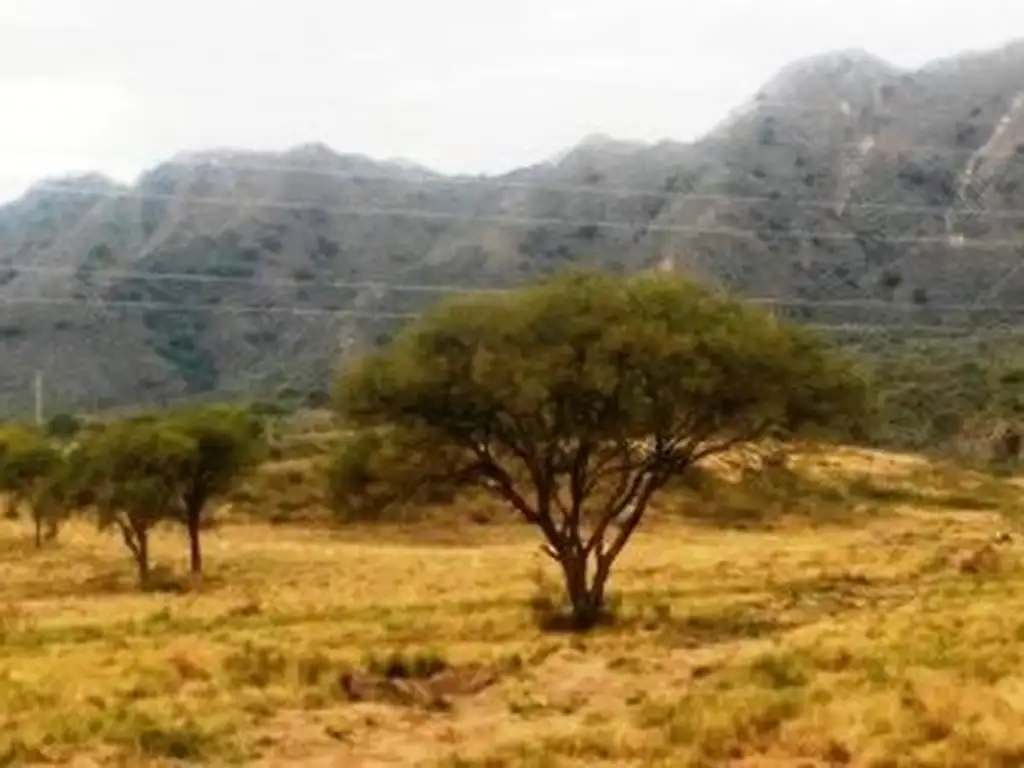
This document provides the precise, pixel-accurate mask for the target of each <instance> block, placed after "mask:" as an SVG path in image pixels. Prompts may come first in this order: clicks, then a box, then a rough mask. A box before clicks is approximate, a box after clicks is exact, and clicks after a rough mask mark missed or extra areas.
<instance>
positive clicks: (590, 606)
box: [561, 553, 609, 632]
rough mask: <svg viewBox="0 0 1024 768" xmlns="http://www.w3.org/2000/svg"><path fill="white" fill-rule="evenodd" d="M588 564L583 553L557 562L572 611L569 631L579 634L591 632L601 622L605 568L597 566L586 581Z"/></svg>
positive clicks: (606, 578) (606, 569)
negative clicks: (563, 576) (562, 574)
mask: <svg viewBox="0 0 1024 768" xmlns="http://www.w3.org/2000/svg"><path fill="white" fill-rule="evenodd" d="M588 560H589V558H588V557H587V556H586V555H585V554H583V553H569V554H567V555H565V556H563V558H562V561H561V563H562V570H563V572H564V574H565V590H566V596H567V597H568V598H569V605H570V607H571V608H572V627H573V629H575V630H577V631H579V632H585V631H587V630H590V629H593V628H594V627H596V626H597V625H598V624H600V623H601V620H602V619H604V618H605V586H606V584H607V583H608V574H609V568H607V567H602V566H601V565H600V564H598V567H597V568H596V569H595V572H594V576H593V578H592V579H590V578H588V574H587V571H588V570H589V569H588V567H587V565H588Z"/></svg>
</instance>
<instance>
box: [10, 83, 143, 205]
mask: <svg viewBox="0 0 1024 768" xmlns="http://www.w3.org/2000/svg"><path fill="white" fill-rule="evenodd" d="M0 104H2V105H3V120H2V121H0V197H9V196H10V194H11V193H17V191H19V190H20V189H23V188H24V187H26V186H27V185H29V184H31V183H33V182H34V181H36V180H38V179H39V178H40V177H42V176H48V175H54V174H60V173H65V172H72V171H86V170H95V169H97V168H102V169H104V170H106V171H107V172H108V173H111V174H116V175H120V176H122V177H124V176H125V175H129V176H130V175H131V174H133V173H134V170H135V168H134V166H135V165H137V164H138V160H139V158H136V162H135V163H134V164H133V163H132V162H131V151H130V149H129V151H127V152H125V151H124V149H125V143H127V144H128V146H129V147H130V142H131V141H132V139H133V137H132V136H131V131H130V130H127V129H128V128H129V127H130V126H131V125H132V124H133V122H134V120H133V118H134V116H135V109H134V104H133V97H132V95H131V94H130V93H129V92H127V91H125V90H124V89H121V88H119V87H117V86H114V85H109V84H106V83H89V82H76V81H71V80H51V79H38V78H36V79H31V78H26V79H17V80H12V79H9V78H8V79H0Z"/></svg>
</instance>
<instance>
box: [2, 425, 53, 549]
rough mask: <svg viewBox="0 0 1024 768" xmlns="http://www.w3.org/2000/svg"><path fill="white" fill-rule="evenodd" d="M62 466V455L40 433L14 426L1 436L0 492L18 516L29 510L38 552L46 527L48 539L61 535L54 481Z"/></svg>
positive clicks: (4, 431)
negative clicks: (59, 532) (25, 507)
mask: <svg viewBox="0 0 1024 768" xmlns="http://www.w3.org/2000/svg"><path fill="white" fill-rule="evenodd" d="M60 463H61V456H60V452H59V451H58V450H57V449H56V448H54V447H53V446H52V445H51V444H50V443H49V442H48V441H47V440H46V439H45V438H44V437H43V436H42V435H41V434H39V433H38V432H37V431H35V430H33V429H30V428H28V427H20V426H13V427H8V428H7V429H4V430H3V431H2V432H0V490H2V491H3V492H5V493H6V494H7V495H8V505H9V509H10V510H11V511H12V512H13V513H14V514H17V512H18V511H19V510H20V509H21V507H22V506H24V505H27V506H28V507H29V513H30V515H31V517H32V521H33V524H34V527H35V543H36V548H37V549H38V548H40V547H42V545H43V528H44V526H45V527H46V528H47V538H50V539H52V538H54V537H55V536H56V535H57V527H58V525H59V518H60V512H61V511H62V507H61V506H60V505H58V504H56V503H53V502H55V497H54V495H53V494H52V493H51V492H50V491H51V487H52V485H51V482H50V478H51V476H52V475H54V473H55V472H56V471H57V468H58V466H59V464H60Z"/></svg>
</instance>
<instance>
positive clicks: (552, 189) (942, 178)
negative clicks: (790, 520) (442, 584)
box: [0, 44, 1024, 413]
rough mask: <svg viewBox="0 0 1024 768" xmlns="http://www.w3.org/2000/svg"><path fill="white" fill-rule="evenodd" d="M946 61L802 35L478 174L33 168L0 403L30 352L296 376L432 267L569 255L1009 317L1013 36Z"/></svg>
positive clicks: (152, 368)
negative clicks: (702, 102)
mask: <svg viewBox="0 0 1024 768" xmlns="http://www.w3.org/2000/svg"><path fill="white" fill-rule="evenodd" d="M956 62H957V60H956V59H950V60H946V61H945V62H940V63H937V64H934V65H929V66H927V67H923V68H920V69H917V70H913V71H910V70H901V69H898V68H895V67H892V66H891V65H889V64H887V63H885V62H883V61H881V60H879V59H877V58H876V57H873V56H871V55H870V54H866V53H862V52H851V51H840V52H835V53H832V54H826V55H823V56H819V57H813V58H812V59H809V60H805V61H803V62H796V63H794V64H793V65H791V66H790V67H787V68H784V69H783V70H782V71H780V72H779V73H776V75H775V76H773V77H772V78H770V79H769V80H768V81H767V82H766V84H765V86H764V87H763V88H762V89H760V90H759V91H758V92H757V93H755V95H754V96H753V98H752V99H751V100H750V102H749V103H747V104H746V105H743V108H742V109H739V110H738V111H734V112H733V113H732V114H731V115H729V116H727V117H726V119H724V120H723V122H722V123H720V124H719V126H717V127H716V128H715V129H714V130H712V131H711V132H710V133H708V134H706V135H705V136H703V137H701V138H699V139H697V140H696V141H693V142H688V143H683V142H676V141H672V140H663V141H658V142H631V141H622V140H618V139H613V138H610V137H607V136H603V135H601V134H594V135H592V136H590V137H586V138H585V139H584V140H583V141H581V142H580V143H579V144H577V145H576V146H574V147H571V148H569V149H567V150H566V151H565V152H563V153H560V154H559V155H558V156H556V157H554V158H552V159H549V160H548V161H546V162H541V163H537V164H534V165H531V166H527V167H524V168H520V169H516V170H514V171H511V172H508V173H504V174H498V175H479V176H473V175H452V176H449V175H445V174H441V173H439V172H436V171H433V170H431V169H429V168H426V167H424V166H422V165H420V164H419V163H416V162H415V161H404V160H403V161H384V160H375V159H373V158H369V157H366V156H365V155H360V154H357V153H338V152H335V151H334V150H332V149H330V148H329V147H326V145H323V144H316V143H313V144H305V145H300V146H298V147H293V148H291V149H288V150H284V151H281V152H269V153H268V152H253V151H249V150H244V149H235V148H227V149H225V148H220V149H210V150H201V151H198V152H184V153H179V154H177V155H175V156H174V157H172V158H171V159H170V160H169V161H167V162H164V163H161V164H158V165H156V166H154V167H153V168H150V169H147V170H146V171H145V172H144V173H142V174H140V176H139V177H138V178H137V179H136V180H135V182H134V183H132V184H129V185H123V184H119V183H117V182H115V181H112V180H110V179H106V178H105V177H103V176H102V175H99V174H84V175H78V176H69V177H63V178H62V179H56V180H50V181H43V182H40V183H39V184H37V185H35V186H33V187H32V188H31V189H30V190H29V191H28V192H27V193H26V194H25V195H24V196H23V197H21V198H19V199H18V200H16V201H13V202H12V203H10V204H8V205H5V206H2V207H0V314H2V315H3V317H2V318H0V352H2V354H3V359H4V361H5V365H4V366H2V368H0V408H2V409H4V410H6V411H8V412H11V413H14V412H26V410H27V409H28V408H29V407H30V405H31V403H30V398H29V396H30V388H29V384H28V382H29V381H30V380H31V377H32V374H33V372H34V371H43V372H44V373H45V375H46V380H47V382H48V396H49V398H50V400H51V402H52V403H53V407H54V408H60V409H69V410H70V409H81V408H86V409H89V408H104V407H111V406H117V405H125V404H146V403H151V404H157V403H161V402H168V401H171V400H175V399H177V398H182V397H194V396H207V395H209V396H214V395H217V394H220V395H223V396H229V395H232V394H237V393H253V394H257V393H258V394H266V393H280V391H281V390H282V389H284V390H289V391H290V392H291V394H293V395H298V394H300V393H305V394H311V393H312V394H314V395H316V396H319V393H322V391H323V390H324V389H325V387H326V382H327V379H328V377H329V375H330V372H331V370H332V369H333V368H335V367H336V366H337V364H338V363H339V361H340V360H341V359H342V358H343V357H344V355H345V354H346V352H347V350H351V349H353V348H355V347H358V346H360V345H365V344H372V343H374V342H376V341H378V340H380V339H382V338H386V337H387V336H388V335H389V334H391V333H393V331H394V330H395V328H396V327H397V326H398V325H399V324H400V323H401V322H403V321H404V320H405V319H406V318H407V317H408V316H412V315H415V314H416V313H418V312H420V311H422V310H423V309H424V308H426V307H428V306H429V305H430V304H431V303H432V302H433V301H435V300H437V299H438V298H439V297H440V296H442V295H443V294H444V292H445V291H444V290H442V287H445V286H447V287H449V288H459V287H465V288H469V287H472V286H474V285H489V286H494V285H497V286H513V285H517V284H521V283H522V282H524V281H528V280H532V279H536V278H538V277H542V276H544V275H548V274H552V273H554V272H557V271H559V270H562V269H565V268H568V267H580V266H585V267H593V268H604V269H611V270H616V271H622V272H628V271H635V270H641V269H649V268H652V267H658V268H661V269H673V270H676V271H681V272H686V273H688V274H692V275H695V276H697V277H700V278H702V279H707V280H712V281H715V282H719V283H722V284H724V285H726V286H728V287H729V288H731V289H732V290H734V291H736V292H738V293H740V294H745V295H750V296H755V295H756V296H759V297H763V298H771V299H775V300H777V301H779V302H781V303H783V304H785V305H786V306H787V307H788V309H787V311H788V313H789V314H791V315H792V316H794V317H798V318H802V319H808V320H812V321H818V322H825V323H831V324H835V323H839V324H842V323H855V324H858V323H859V324H863V323H868V322H875V321H879V320H881V321H884V322H886V323H894V322H897V321H902V319H904V318H908V317H911V316H913V317H914V318H917V319H921V318H924V320H926V321H928V322H929V323H932V324H936V323H938V322H939V321H942V322H946V320H947V319H948V318H946V316H945V315H943V316H942V317H938V316H937V313H938V310H936V309H934V308H935V307H938V306H944V305H950V304H970V303H985V304H995V305H998V306H1002V307H1003V308H1004V309H1005V311H1006V312H1008V313H1012V312H1014V311H1015V309H1016V308H1017V307H1020V306H1021V305H1022V304H1024V270H1020V269H1018V267H1019V264H1020V259H1021V256H1022V255H1024V249H1022V248H1021V246H1020V245H1019V243H1024V45H1021V44H1012V45H1008V46H1006V47H1005V48H1001V49H999V50H996V51H990V52H988V53H985V54H976V53H972V54H970V56H969V57H967V58H965V59H964V60H963V62H964V63H963V65H962V66H958V65H957V64H956ZM773 94H774V95H773ZM1018 214H1020V215H1018ZM389 286H390V287H389ZM430 286H435V287H436V289H435V290H430ZM414 289H415V290H414ZM837 300H838V301H845V302H854V303H856V302H860V305H861V306H854V307H852V308H847V309H843V310H839V309H834V308H832V309H830V308H828V307H825V306H818V305H819V304H823V303H828V302H834V301H837ZM879 302H881V303H882V304H883V305H884V307H883V309H878V308H877V306H875V305H877V304H878V303H879ZM869 303H871V306H872V307H874V308H872V309H870V311H869V310H868V309H865V307H867V306H868V304H869Z"/></svg>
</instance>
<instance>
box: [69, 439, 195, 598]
mask: <svg viewBox="0 0 1024 768" xmlns="http://www.w3.org/2000/svg"><path fill="white" fill-rule="evenodd" d="M194 452H195V446H194V443H193V441H192V440H190V439H189V438H188V437H186V436H185V435H183V434H181V433H180V432H178V431H176V430H174V429H170V428H168V427H167V426H166V425H165V424H163V423H160V422H158V421H155V422H138V421H136V422H130V421H126V422H122V423H119V424H114V425H111V426H109V427H107V428H106V429H104V430H103V431H101V432H99V433H97V434H94V435H92V436H90V437H89V438H88V439H86V440H85V441H84V442H83V443H82V445H81V446H80V447H79V448H78V451H76V453H77V454H78V456H77V460H78V462H80V470H79V472H78V474H77V490H78V492H79V493H81V494H88V496H89V500H90V502H91V503H92V504H93V506H94V508H95V511H96V519H97V523H98V525H99V527H100V529H101V530H104V529H111V528H112V529H114V530H116V531H117V532H118V533H119V534H120V535H121V540H122V541H123V542H124V544H125V546H126V547H127V548H128V550H129V551H130V552H131V554H132V558H133V559H134V560H135V565H136V569H137V572H138V579H139V585H140V586H142V587H145V586H147V584H148V582H149V574H150V549H149V543H150V535H151V532H152V529H153V528H154V527H155V526H156V525H158V524H159V523H161V522H164V521H167V520H176V519H178V517H179V514H180V513H179V510H178V506H177V505H178V504H179V503H180V498H181V497H180V490H181V478H182V477H184V476H185V475H186V474H187V471H188V468H189V466H190V462H191V461H192V457H193V455H194Z"/></svg>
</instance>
